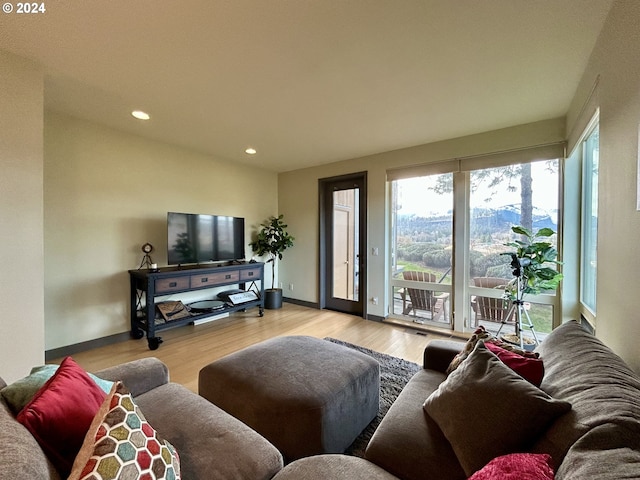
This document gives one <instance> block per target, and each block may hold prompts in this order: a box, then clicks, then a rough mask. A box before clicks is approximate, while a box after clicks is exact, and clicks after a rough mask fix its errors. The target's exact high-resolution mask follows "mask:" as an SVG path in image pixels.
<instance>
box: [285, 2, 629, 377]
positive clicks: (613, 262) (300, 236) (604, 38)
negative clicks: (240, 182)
mask: <svg viewBox="0 0 640 480" xmlns="http://www.w3.org/2000/svg"><path fill="white" fill-rule="evenodd" d="M638 25H640V2H638V1H636V0H619V1H617V2H615V4H614V6H613V8H612V10H611V13H610V15H609V18H608V19H607V22H606V24H605V26H604V29H603V31H602V33H601V35H600V38H599V40H598V43H597V45H596V47H595V49H594V52H593V54H592V57H591V59H590V61H589V64H588V66H587V68H586V70H585V74H584V77H583V79H582V81H581V83H580V86H579V87H578V89H577V91H576V96H575V98H574V100H573V102H572V106H571V109H570V111H569V112H568V114H567V122H566V129H565V128H560V127H559V125H558V122H557V121H552V122H550V123H548V124H546V123H545V122H542V123H538V124H534V125H526V126H521V127H516V128H515V129H505V130H500V131H495V132H489V133H486V134H481V135H474V136H470V137H465V138H460V139H453V140H449V141H445V142H438V143H435V144H430V145H423V146H420V147H415V148H408V149H404V150H399V151H397V152H389V153H385V154H380V155H375V156H371V157H366V158H360V159H354V160H349V161H345V162H340V163H335V164H330V165H325V166H322V167H317V168H309V169H305V170H299V171H292V172H286V173H283V174H281V175H280V177H279V190H278V192H279V193H278V204H279V210H280V213H284V214H285V215H286V216H287V218H288V221H289V224H290V226H291V231H292V233H293V234H294V235H296V237H297V240H298V242H297V243H296V247H295V248H294V249H293V250H291V253H290V254H288V256H287V257H286V258H285V260H284V261H283V262H282V265H281V274H280V280H281V282H282V283H283V284H284V285H285V286H286V285H288V284H289V283H294V284H295V285H296V288H295V291H294V292H285V294H286V295H287V296H290V297H294V298H299V299H301V300H306V301H311V302H316V301H318V284H317V279H318V255H317V251H318V215H317V212H318V202H317V199H318V191H317V181H318V179H319V178H323V177H330V176H335V175H341V174H346V173H352V172H357V171H362V170H366V171H368V172H369V198H368V202H369V231H368V236H369V238H368V240H369V245H368V249H367V256H368V263H369V276H368V296H369V297H371V296H379V297H380V298H383V297H384V292H386V290H387V289H386V280H385V279H386V274H385V258H384V257H383V256H379V257H372V256H371V247H374V246H379V247H383V246H386V240H387V238H386V233H385V232H386V223H385V222H386V216H385V208H386V207H385V202H384V198H385V197H384V195H385V191H384V184H385V175H384V172H385V170H386V169H387V168H391V167H398V166H403V165H412V164H420V163H426V162H432V161H438V160H442V159H446V158H452V157H459V156H465V155H472V154H478V153H481V152H491V151H499V150H502V149H507V148H510V147H517V146H524V145H535V144H536V142H537V143H542V142H543V141H544V140H545V139H546V140H552V139H553V138H554V137H557V136H558V135H559V134H561V135H562V136H563V137H566V136H570V137H575V136H576V130H579V129H580V128H581V127H580V125H582V123H584V122H582V121H581V119H580V117H581V112H583V111H584V108H585V104H586V103H589V101H588V98H589V95H590V92H591V91H592V89H593V86H594V84H595V83H598V87H597V92H596V95H595V96H594V97H593V98H595V101H596V103H597V104H598V106H599V107H600V109H601V114H600V185H599V195H600V203H599V230H598V297H597V304H598V311H597V317H598V318H597V325H596V334H597V335H598V337H600V338H601V339H602V340H603V341H605V342H606V343H607V344H608V345H609V346H610V347H611V348H612V349H613V350H614V351H615V352H616V353H618V354H619V355H621V356H622V357H623V358H624V359H625V360H626V361H627V362H628V363H629V364H630V365H631V367H632V368H633V369H634V370H636V371H638V372H640V349H639V348H638V342H637V339H638V338H640V321H638V318H639V317H640V313H639V311H640V306H639V305H638V302H636V301H635V292H634V289H635V288H636V286H637V285H638V272H639V271H640V256H639V255H638V254H637V247H636V244H637V239H638V238H640V212H638V211H636V202H637V198H636V195H637V194H636V189H637V178H638V172H637V170H638V169H637V163H638V155H639V153H638V142H639V139H638V131H639V128H640V29H638ZM598 78H599V81H597V82H596V79H598ZM565 131H566V132H567V133H566V134H565V133H564V132H565ZM310 212H313V214H312V215H311V214H310ZM381 251H383V250H381ZM385 251H386V248H385ZM386 309H387V306H386V302H381V304H380V305H378V306H374V305H371V304H370V303H369V304H368V307H367V310H368V313H369V314H373V315H376V316H381V317H384V316H385V315H386V313H385V312H386ZM574 311H575V310H574Z"/></svg>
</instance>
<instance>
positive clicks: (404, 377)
mask: <svg viewBox="0 0 640 480" xmlns="http://www.w3.org/2000/svg"><path fill="white" fill-rule="evenodd" d="M325 340H328V341H330V342H333V343H337V344H339V345H344V346H345V347H349V348H353V349H354V350H358V351H359V352H362V353H366V354H367V355H370V356H371V357H373V358H375V359H376V360H377V361H378V362H379V363H380V411H379V412H378V415H377V416H376V418H374V419H373V420H372V421H371V423H370V424H369V426H367V428H365V429H364V431H363V432H362V433H361V434H360V435H359V436H358V438H356V439H355V440H354V442H353V443H352V444H351V446H349V448H348V449H347V450H346V451H345V453H346V454H347V455H354V456H356V457H364V451H365V449H366V448H367V444H368V443H369V440H370V439H371V436H372V435H373V432H375V431H376V428H378V425H379V424H380V421H381V420H382V419H383V418H384V416H385V415H386V414H387V412H388V411H389V407H391V405H392V404H393V402H394V401H395V400H396V398H398V395H399V394H400V392H401V391H402V389H403V388H404V386H405V385H406V384H407V382H408V381H409V380H410V379H411V377H413V375H415V373H416V372H417V371H418V370H420V369H421V368H422V367H421V366H420V365H418V364H417V363H413V362H409V361H408V360H403V359H402V358H397V357H393V356H391V355H387V354H385V353H380V352H376V351H374V350H369V349H368V348H364V347H360V346H358V345H353V344H351V343H347V342H343V341H341V340H336V339H335V338H325Z"/></svg>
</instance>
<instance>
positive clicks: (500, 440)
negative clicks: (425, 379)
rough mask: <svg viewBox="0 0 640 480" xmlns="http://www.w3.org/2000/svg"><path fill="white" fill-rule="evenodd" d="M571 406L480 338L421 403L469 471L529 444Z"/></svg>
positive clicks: (470, 472) (472, 471) (466, 471)
mask: <svg viewBox="0 0 640 480" xmlns="http://www.w3.org/2000/svg"><path fill="white" fill-rule="evenodd" d="M570 408H571V405H570V404H569V403H567V402H564V401H559V400H554V399H553V398H551V397H550V396H549V395H547V394H546V393H545V392H543V391H542V390H540V389H539V388H536V387H535V386H533V385H531V384H530V383H529V382H527V381H526V380H524V379H523V378H522V377H521V376H519V375H518V374H516V373H515V372H513V371H512V370H511V369H510V368H509V367H507V366H506V365H505V364H504V363H502V362H501V361H500V360H498V357H496V356H495V355H493V354H492V353H491V352H490V351H489V350H487V349H486V348H485V346H484V342H482V341H480V342H478V344H477V345H476V348H475V349H474V350H473V352H472V353H471V355H469V357H468V358H467V359H466V360H465V361H464V362H463V363H462V364H461V365H460V367H459V368H458V369H456V370H455V371H454V372H453V373H452V374H451V375H449V377H447V379H446V380H445V381H444V382H442V383H441V384H440V386H439V387H438V389H437V390H436V391H435V392H433V393H432V394H431V395H430V396H429V398H427V400H426V401H425V403H424V409H425V411H426V412H427V413H428V414H429V415H430V416H431V418H432V419H433V420H434V421H435V422H436V423H437V424H438V426H439V427H440V429H441V430H442V432H443V433H444V435H445V437H447V440H449V443H450V444H451V447H452V448H453V450H454V452H455V453H456V456H457V457H458V461H459V462H460V465H462V468H463V469H464V471H465V473H466V474H467V475H471V474H473V473H474V472H475V471H477V470H479V469H480V468H482V467H483V466H484V465H486V464H487V463H488V462H489V461H490V460H491V459H493V458H495V457H497V456H500V455H505V454H507V453H514V452H516V451H518V450H521V449H523V448H525V447H527V446H528V445H529V444H531V443H533V441H534V440H535V439H536V438H537V437H538V435H539V434H540V433H542V432H543V431H545V430H546V428H547V427H548V425H549V424H550V423H551V422H552V421H553V420H554V419H555V418H556V417H558V416H560V415H562V414H563V413H565V412H567V411H568V410H569V409H570Z"/></svg>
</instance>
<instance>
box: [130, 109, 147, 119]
mask: <svg viewBox="0 0 640 480" xmlns="http://www.w3.org/2000/svg"><path fill="white" fill-rule="evenodd" d="M131 115H133V116H134V117H136V118H137V119H138V120H149V119H150V118H151V117H150V116H149V114H148V113H147V112H143V111H142V110H134V111H133V112H131Z"/></svg>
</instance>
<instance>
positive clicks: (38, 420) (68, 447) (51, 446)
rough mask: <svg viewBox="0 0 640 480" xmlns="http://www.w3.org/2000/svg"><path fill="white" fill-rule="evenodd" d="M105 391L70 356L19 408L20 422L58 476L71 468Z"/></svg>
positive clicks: (66, 473) (64, 474)
mask: <svg viewBox="0 0 640 480" xmlns="http://www.w3.org/2000/svg"><path fill="white" fill-rule="evenodd" d="M105 397H106V394H105V393H104V392H103V391H102V389H101V388H100V387H98V385H96V383H95V382H94V381H93V380H92V379H91V378H90V377H89V375H88V374H87V372H85V371H84V370H83V369H82V368H81V367H80V366H79V365H78V364H77V363H76V362H75V361H74V360H73V359H72V358H71V357H67V358H65V359H64V360H63V361H62V363H61V364H60V367H59V368H58V369H57V370H56V372H55V373H54V374H53V376H52V377H51V378H50V379H49V380H48V381H47V382H46V383H45V384H44V385H43V386H42V388H40V390H38V391H37V392H36V394H35V395H34V397H33V398H32V399H31V401H30V402H29V403H28V404H27V405H26V406H25V407H24V408H23V409H22V410H21V411H20V413H19V414H18V416H17V420H18V421H19V422H20V423H22V424H23V425H24V426H25V427H26V428H27V430H29V432H31V434H32V435H33V436H34V438H35V439H36V441H37V442H38V443H39V444H40V446H41V447H42V450H43V451H44V452H45V454H46V455H47V457H49V460H51V463H53V465H54V466H55V467H56V469H57V470H58V472H59V473H60V475H61V476H62V477H66V476H67V475H68V474H69V472H70V471H71V465H73V460H74V458H75V457H76V455H77V454H78V451H79V450H80V446H81V445H82V441H83V439H84V436H85V435H86V433H87V430H88V429H89V426H90V425H91V421H92V420H93V417H94V416H95V414H96V412H97V411H98V409H99V408H100V405H101V404H102V402H103V401H104V399H105Z"/></svg>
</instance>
